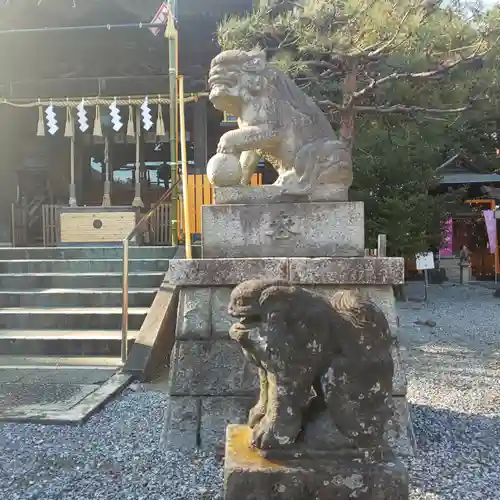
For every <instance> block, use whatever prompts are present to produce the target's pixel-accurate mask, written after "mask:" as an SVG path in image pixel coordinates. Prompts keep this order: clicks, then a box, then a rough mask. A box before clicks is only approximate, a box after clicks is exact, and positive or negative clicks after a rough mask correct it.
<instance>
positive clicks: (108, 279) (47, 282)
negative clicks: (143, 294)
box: [0, 271, 165, 290]
mask: <svg viewBox="0 0 500 500" xmlns="http://www.w3.org/2000/svg"><path fill="white" fill-rule="evenodd" d="M164 276H165V273H164V272H161V271H144V272H140V273H133V272H131V273H130V274H129V286H130V287H131V288H158V287H159V286H160V285H161V283H162V281H163V277H164ZM121 286H122V273H120V272H117V273H26V274H22V273H9V274H0V289H1V290H29V289H35V288H73V289H75V288H87V289H88V288H92V289H98V288H121Z"/></svg>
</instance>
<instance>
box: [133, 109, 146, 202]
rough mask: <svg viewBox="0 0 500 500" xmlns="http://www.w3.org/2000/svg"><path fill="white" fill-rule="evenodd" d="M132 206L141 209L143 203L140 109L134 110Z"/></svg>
mask: <svg viewBox="0 0 500 500" xmlns="http://www.w3.org/2000/svg"><path fill="white" fill-rule="evenodd" d="M132 206H133V207H137V208H143V207H144V203H143V201H142V198H141V109H140V108H139V107H137V109H136V119H135V196H134V200H133V201H132Z"/></svg>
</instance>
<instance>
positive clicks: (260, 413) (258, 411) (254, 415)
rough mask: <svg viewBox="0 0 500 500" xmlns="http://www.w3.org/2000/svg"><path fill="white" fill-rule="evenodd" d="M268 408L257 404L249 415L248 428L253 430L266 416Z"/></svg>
mask: <svg viewBox="0 0 500 500" xmlns="http://www.w3.org/2000/svg"><path fill="white" fill-rule="evenodd" d="M265 414H266V407H265V406H264V405H263V404H260V403H257V404H256V405H255V406H254V407H253V408H252V409H251V410H250V413H249V414H248V426H249V427H250V428H251V429H253V428H254V427H255V426H256V425H257V424H258V423H259V422H260V421H261V420H262V419H263V418H264V416H265Z"/></svg>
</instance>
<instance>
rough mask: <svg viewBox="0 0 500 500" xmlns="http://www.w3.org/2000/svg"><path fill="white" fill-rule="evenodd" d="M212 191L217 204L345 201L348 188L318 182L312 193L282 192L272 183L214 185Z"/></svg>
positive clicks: (279, 187) (280, 188)
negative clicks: (262, 184)
mask: <svg viewBox="0 0 500 500" xmlns="http://www.w3.org/2000/svg"><path fill="white" fill-rule="evenodd" d="M214 191H215V203H216V204H217V205H232V204H236V205H253V204H258V205H262V204H266V203H283V202H284V203H304V202H308V201H309V202H310V201H313V202H315V201H321V202H325V201H347V199H348V191H349V190H348V189H347V188H346V187H345V185H342V184H339V185H336V184H322V185H321V184H320V185H319V186H316V187H315V188H314V190H313V191H312V193H310V194H306V195H297V194H295V195H294V194H290V193H284V192H283V188H282V187H281V186H274V185H271V186H270V185H264V186H230V187H215V188H214Z"/></svg>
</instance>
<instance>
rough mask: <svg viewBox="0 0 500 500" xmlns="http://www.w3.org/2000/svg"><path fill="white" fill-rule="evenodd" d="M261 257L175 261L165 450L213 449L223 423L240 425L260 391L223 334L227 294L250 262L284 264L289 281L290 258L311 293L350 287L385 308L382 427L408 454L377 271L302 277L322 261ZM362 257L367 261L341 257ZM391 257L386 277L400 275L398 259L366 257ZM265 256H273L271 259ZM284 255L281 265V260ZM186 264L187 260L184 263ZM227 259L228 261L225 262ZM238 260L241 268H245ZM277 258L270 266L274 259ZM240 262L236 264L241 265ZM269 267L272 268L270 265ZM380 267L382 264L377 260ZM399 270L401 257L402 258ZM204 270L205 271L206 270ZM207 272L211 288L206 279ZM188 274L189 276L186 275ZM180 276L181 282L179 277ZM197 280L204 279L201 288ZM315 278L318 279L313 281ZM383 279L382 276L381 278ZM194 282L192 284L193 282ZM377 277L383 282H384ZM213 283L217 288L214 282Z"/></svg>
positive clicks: (403, 406)
mask: <svg viewBox="0 0 500 500" xmlns="http://www.w3.org/2000/svg"><path fill="white" fill-rule="evenodd" d="M305 260H306V259H262V260H261V261H260V262H261V264H262V265H260V266H254V265H253V264H252V263H255V262H259V259H235V260H233V259H222V260H219V261H218V260H217V259H214V260H209V261H206V260H200V261H174V264H172V266H171V268H172V269H171V271H170V272H171V273H172V274H171V276H170V279H172V280H174V277H176V280H174V281H175V282H177V283H178V284H179V281H181V280H182V279H184V280H185V281H187V282H189V283H190V285H191V286H184V287H181V290H180V294H179V306H178V316H177V328H176V341H175V346H174V349H173V350H172V355H171V362H170V386H169V396H170V397H169V404H168V408H167V418H166V424H167V430H166V435H165V442H166V444H167V445H168V446H169V447H171V448H196V447H201V448H203V449H215V450H219V449H221V447H223V446H224V439H225V429H226V426H227V425H229V424H234V423H245V422H246V420H247V416H248V411H249V409H250V408H251V407H252V406H253V405H254V404H255V402H256V400H257V393H258V378H257V375H256V369H255V367H254V366H253V365H251V364H249V363H247V362H246V361H245V358H244V356H243V354H242V352H241V349H240V347H239V346H238V345H237V344H235V343H234V342H232V341H230V339H229V334H228V333H229V328H230V326H231V325H232V323H233V322H234V319H233V318H231V317H230V316H229V314H228V312H227V304H228V302H229V295H230V293H231V290H232V288H233V286H234V285H235V284H236V283H238V282H240V281H243V280H244V279H248V278H249V277H251V276H252V275H251V273H250V272H249V268H255V267H257V269H259V270H261V272H264V270H266V269H267V270H272V269H274V270H276V267H277V268H280V266H281V267H282V268H283V270H284V274H283V277H282V278H281V279H289V276H288V275H287V274H286V271H287V270H288V272H290V269H293V268H294V266H295V264H294V263H295V261H297V262H299V263H300V268H301V271H300V273H298V275H299V277H300V280H299V281H300V282H303V281H305V283H304V284H302V283H301V284H302V286H304V287H305V288H306V289H308V290H310V291H311V292H315V293H320V294H323V295H324V296H325V297H326V298H329V297H331V296H332V294H333V293H335V292H336V291H337V290H338V289H339V288H352V287H353V286H355V287H356V288H358V289H359V290H360V291H362V292H363V293H366V294H367V295H368V296H369V297H370V299H371V300H373V301H374V302H375V303H376V304H377V305H378V306H379V307H380V308H381V309H382V311H383V312H384V314H385V315H386V317H387V319H388V320H389V324H390V325H391V329H392V330H393V334H394V347H393V359H394V364H395V371H394V379H393V404H394V418H393V419H392V420H391V423H390V424H389V426H388V429H387V439H388V441H389V442H390V444H391V445H392V447H393V449H394V451H395V452H396V453H397V454H398V456H405V455H410V456H411V455H413V448H414V440H413V432H412V426H411V419H410V415H409V412H408V403H407V400H406V377H405V373H404V368H403V366H402V364H401V358H400V354H399V345H398V342H397V329H396V315H395V309H394V307H395V306H394V295H393V292H392V287H391V286H390V285H389V284H384V285H382V284H378V285H375V284H374V283H377V282H378V280H379V274H378V271H377V270H376V269H375V268H374V270H373V271H370V273H371V272H374V276H372V277H371V278H370V279H365V278H366V277H365V278H363V279H361V278H360V277H357V282H358V283H366V284H362V285H358V286H356V285H334V284H328V285H327V284H315V285H311V284H309V283H308V276H309V274H308V272H306V270H310V267H312V268H314V267H315V266H317V265H318V263H317V262H318V261H323V260H324V259H310V267H307V266H305V267H304V265H303V261H305ZM351 260H354V261H357V262H358V263H361V262H365V261H366V259H364V258H362V259H358V258H355V259H343V261H351ZM369 260H370V262H371V261H382V263H383V262H385V261H391V262H393V261H394V262H393V265H392V267H391V269H392V270H391V271H390V274H391V276H390V281H392V280H394V279H399V278H398V276H399V271H400V269H399V260H400V259H392V260H391V259H369ZM271 261H272V262H274V264H273V265H271ZM283 261H284V262H285V264H283ZM185 263H188V264H189V266H188V267H186V264H185ZM229 264H231V266H232V267H231V266H229ZM243 264H244V266H243ZM275 264H276V265H275ZM240 265H241V266H242V267H241V268H240V267H239V266H240ZM274 265H275V267H273V266H274ZM380 265H382V264H380ZM401 269H402V263H401ZM207 271H210V273H209V274H208V275H207ZM210 277H211V278H212V281H213V282H215V283H213V285H212V286H207V285H205V284H204V283H205V280H207V279H209V278H210ZM188 278H189V279H188ZM177 280H179V281H177ZM200 281H201V282H202V283H203V284H202V285H201V286H200ZM319 281H320V283H321V280H319ZM380 281H382V280H380ZM194 282H196V283H198V284H199V285H198V286H193V284H194ZM382 282H383V281H382ZM214 285H218V286H214Z"/></svg>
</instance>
